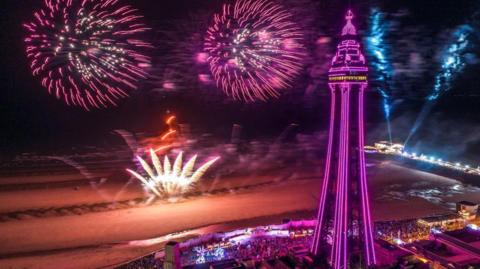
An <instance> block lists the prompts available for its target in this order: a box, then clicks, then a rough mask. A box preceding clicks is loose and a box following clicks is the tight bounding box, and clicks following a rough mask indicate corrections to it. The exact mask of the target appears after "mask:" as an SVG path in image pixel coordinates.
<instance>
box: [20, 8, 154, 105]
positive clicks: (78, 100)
mask: <svg viewBox="0 0 480 269" xmlns="http://www.w3.org/2000/svg"><path fill="white" fill-rule="evenodd" d="M44 3H45V7H44V8H42V9H41V10H39V11H36V12H35V13H34V17H35V18H34V20H33V21H31V22H29V23H25V24H23V26H24V27H25V28H26V29H27V32H28V34H27V37H26V38H25V43H26V53H27V57H28V59H29V60H30V68H31V70H32V73H33V75H34V76H38V77H40V78H41V84H42V86H43V87H45V88H47V89H48V92H49V93H50V94H53V95H55V96H56V98H57V99H63V100H64V102H65V103H66V104H67V105H73V106H80V107H83V108H84V109H86V110H90V109H91V108H105V107H107V106H109V105H117V100H118V99H121V98H125V97H127V96H128V91H130V90H133V89H137V88H138V82H139V80H141V79H145V78H146V77H147V72H146V70H145V69H146V68H147V67H149V66H150V58H149V57H147V56H146V55H144V54H143V53H142V52H141V51H142V50H145V49H146V48H151V45H150V44H149V43H147V42H145V41H142V40H141V39H140V38H139V37H138V36H139V35H140V34H142V33H144V32H146V31H147V30H148V28H147V27H145V25H144V24H143V23H141V18H142V16H140V15H138V14H137V13H138V12H137V10H136V9H133V8H132V7H130V6H128V5H122V4H120V2H119V1H118V0H105V1H96V0H83V1H72V0H45V2H44Z"/></svg>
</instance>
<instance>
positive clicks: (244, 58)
mask: <svg viewBox="0 0 480 269" xmlns="http://www.w3.org/2000/svg"><path fill="white" fill-rule="evenodd" d="M302 41H303V34H302V31H301V30H300V29H299V27H298V26H297V25H296V24H295V23H294V22H293V18H292V14H291V13H290V12H288V11H287V10H286V9H284V8H283V7H282V6H281V5H278V4H275V3H273V2H271V1H269V0H236V1H235V2H233V3H228V4H224V5H223V9H222V12H221V13H218V14H215V15H214V18H213V24H212V25H211V26H210V27H209V28H208V31H207V35H206V38H205V46H204V49H205V52H207V53H208V57H207V62H208V64H209V66H210V71H211V73H212V75H213V77H214V78H215V80H216V83H217V86H218V87H219V88H222V90H223V91H224V92H225V93H226V94H227V95H229V96H232V97H233V98H235V99H242V100H245V101H255V100H266V99H268V98H269V97H277V96H278V94H279V91H280V90H283V89H286V88H287V87H289V86H290V82H291V81H292V80H293V79H294V78H295V77H296V76H297V75H298V74H299V73H300V71H301V69H302V65H303V56H304V55H305V50H304V47H303V45H302Z"/></svg>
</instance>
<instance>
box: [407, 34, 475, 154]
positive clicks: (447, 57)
mask: <svg viewBox="0 0 480 269" xmlns="http://www.w3.org/2000/svg"><path fill="white" fill-rule="evenodd" d="M473 33H474V29H473V27H472V26H470V25H461V26H459V27H457V29H456V30H455V31H454V32H453V35H452V41H451V43H450V44H449V45H448V46H447V47H446V48H445V50H444V52H443V55H442V66H441V69H440V71H439V73H437V75H436V76H435V84H434V87H433V91H432V93H431V94H430V95H428V96H427V98H426V101H427V103H426V104H425V105H424V106H423V108H422V111H420V114H419V115H418V117H417V119H416V120H415V123H414V125H413V128H412V129H411V130H410V133H409V135H408V137H407V139H406V141H405V145H406V144H407V143H408V142H409V140H410V138H411V137H412V136H413V135H414V134H415V133H416V131H417V130H418V128H419V127H420V126H421V125H422V123H423V121H424V120H425V119H426V117H427V116H428V114H429V113H430V111H431V110H432V108H433V106H434V105H435V103H436V101H437V100H438V98H439V97H440V96H441V95H442V94H443V93H445V92H446V91H448V90H450V89H451V87H452V82H453V80H454V79H455V78H456V77H457V76H458V74H460V73H461V72H462V71H463V70H464V69H465V66H466V65H467V63H466V61H465V53H466V50H467V48H469V44H470V42H469V38H470V37H471V36H472V34H473Z"/></svg>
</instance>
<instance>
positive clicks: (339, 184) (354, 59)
mask: <svg viewBox="0 0 480 269" xmlns="http://www.w3.org/2000/svg"><path fill="white" fill-rule="evenodd" d="M345 19H346V24H345V26H344V27H343V30H342V34H341V37H340V43H339V44H338V46H337V52H336V54H335V56H334V57H333V59H332V63H331V68H330V70H329V72H328V76H329V82H328V86H329V88H330V92H331V112H330V129H329V139H328V148H327V156H326V164H325V175H324V179H323V184H322V190H321V193H320V202H319V206H318V216H317V226H316V229H315V235H314V240H313V244H312V249H311V251H312V253H314V254H316V255H322V256H323V255H325V256H326V257H329V262H330V264H331V266H332V267H333V268H335V269H340V268H345V269H346V268H350V266H349V265H353V264H357V263H362V264H363V266H365V267H370V266H373V265H374V264H375V263H376V261H375V252H374V246H373V225H372V221H371V216H370V206H369V200H368V187H367V174H366V168H365V154H364V151H363V148H364V113H363V112H364V92H365V90H366V89H367V85H368V80H367V73H368V68H367V66H366V63H365V57H364V55H363V53H362V51H361V50H360V43H359V38H358V36H357V31H356V29H355V26H354V25H353V24H352V19H353V13H352V12H351V11H350V10H349V11H348V12H347V15H346V17H345Z"/></svg>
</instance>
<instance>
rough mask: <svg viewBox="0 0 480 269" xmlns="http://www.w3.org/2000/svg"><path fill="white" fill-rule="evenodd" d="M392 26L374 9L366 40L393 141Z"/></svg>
mask: <svg viewBox="0 0 480 269" xmlns="http://www.w3.org/2000/svg"><path fill="white" fill-rule="evenodd" d="M388 27H390V24H389V23H388V22H386V21H385V15H384V14H383V13H382V12H381V11H380V10H378V9H377V8H374V9H372V11H371V15H370V28H369V31H368V35H367V39H366V41H367V42H366V48H367V52H368V53H369V54H370V55H371V57H372V61H371V65H372V66H373V68H374V70H375V73H376V80H377V82H378V84H379V87H378V91H379V92H380V94H381V95H382V98H383V110H384V113H385V119H386V121H387V128H388V135H389V138H390V141H392V130H391V126H390V114H391V110H392V106H391V98H392V96H391V95H392V87H391V80H392V77H393V72H394V69H393V66H392V64H391V63H390V60H389V57H388V56H389V53H390V48H389V45H388V42H385V35H386V33H387V29H388Z"/></svg>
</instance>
